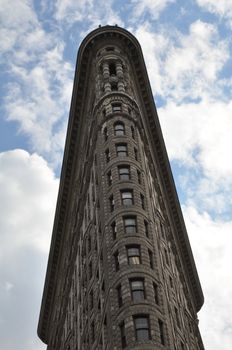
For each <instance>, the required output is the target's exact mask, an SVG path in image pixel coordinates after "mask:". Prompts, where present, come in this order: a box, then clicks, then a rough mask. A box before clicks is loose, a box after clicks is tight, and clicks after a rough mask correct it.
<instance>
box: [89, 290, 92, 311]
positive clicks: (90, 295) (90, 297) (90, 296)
mask: <svg viewBox="0 0 232 350" xmlns="http://www.w3.org/2000/svg"><path fill="white" fill-rule="evenodd" d="M89 300H90V303H89V306H90V310H92V309H93V291H92V290H91V292H90V294H89Z"/></svg>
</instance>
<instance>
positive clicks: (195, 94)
mask: <svg viewBox="0 0 232 350" xmlns="http://www.w3.org/2000/svg"><path fill="white" fill-rule="evenodd" d="M135 34H136V36H137V38H138V39H139V41H140V43H141V46H142V49H143V52H144V56H145V60H146V64H147V68H148V73H149V77H150V81H151V85H152V88H153V91H154V94H156V95H160V96H162V97H163V98H169V99H174V100H175V101H178V103H180V102H181V101H182V100H183V99H186V98H191V99H202V98H203V97H205V96H209V95H210V96H218V95H219V94H220V93H221V92H222V88H223V84H221V85H219V84H218V80H219V73H220V71H221V69H222V68H223V66H224V64H225V63H226V62H227V60H228V59H229V49H228V43H227V42H226V41H225V40H224V41H223V40H220V38H219V35H218V32H217V29H216V27H215V26H213V25H212V24H209V23H205V22H202V21H200V20H197V21H196V22H194V23H192V24H191V25H190V27H189V33H188V34H182V33H180V32H178V31H177V30H176V29H173V28H172V29H171V30H170V28H168V29H166V30H164V29H162V30H161V29H160V31H159V32H157V33H156V32H153V31H152V29H151V26H150V25H149V24H148V23H147V24H145V25H143V26H140V27H139V28H138V29H137V30H136V32H135ZM227 83H228V82H227Z"/></svg>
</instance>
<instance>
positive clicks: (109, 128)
mask: <svg viewBox="0 0 232 350" xmlns="http://www.w3.org/2000/svg"><path fill="white" fill-rule="evenodd" d="M202 304H203V294H202V290H201V286H200V282H199V279H198V275H197V271H196V267H195V264H194V260H193V256H192V252H191V248H190V244H189V240H188V236H187V233H186V228H185V224H184V221H183V216H182V213H181V209H180V204H179V201H178V197H177V193H176V190H175V185H174V181H173V177H172V173H171V169H170V165H169V161H168V157H167V153H166V149H165V145H164V141H163V137H162V133H161V129H160V125H159V121H158V116H157V112H156V108H155V104H154V101H153V96H152V91H151V88H150V84H149V80H148V75H147V71H146V68H145V64H144V59H143V55H142V51H141V48H140V45H139V43H138V41H137V40H136V39H135V37H134V36H133V35H132V34H130V33H129V32H128V31H126V30H124V29H122V28H119V27H117V26H105V27H100V28H98V29H96V30H94V31H93V32H91V33H90V34H89V35H88V36H87V37H86V38H85V39H84V40H83V42H82V44H81V46H80V49H79V53H78V58H77V66H76V73H75V79H74V87H73V95H72V102H71V108H70V117H69V124H68V131H67V138H66V145H65V152H64V160H63V167H62V173H61V181H60V189H59V195H58V201H57V208H56V215H55V221H54V229H53V235H52V241H51V248H50V255H49V261H48V267H47V274H46V281H45V287H44V294H43V300H42V306H41V313H40V320H39V326H38V334H39V337H40V338H41V339H42V340H43V342H45V343H46V344H48V350H93V349H96V350H106V349H108V350H117V349H128V350H129V349H136V350H142V349H143V350H152V349H154V350H161V349H163V350H165V349H170V350H203V349H204V346H203V343H202V340H201V336H200V333H199V329H198V318H197V312H198V311H199V310H200V308H201V306H202Z"/></svg>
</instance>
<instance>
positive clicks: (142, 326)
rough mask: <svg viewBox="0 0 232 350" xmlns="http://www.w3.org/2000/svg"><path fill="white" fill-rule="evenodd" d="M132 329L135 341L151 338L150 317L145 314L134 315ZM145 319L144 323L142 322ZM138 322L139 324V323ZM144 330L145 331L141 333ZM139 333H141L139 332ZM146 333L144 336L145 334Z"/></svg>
mask: <svg viewBox="0 0 232 350" xmlns="http://www.w3.org/2000/svg"><path fill="white" fill-rule="evenodd" d="M133 319H134V330H135V338H136V340H137V341H146V340H150V339H151V330H150V318H149V315H147V314H141V315H134V316H133ZM145 320H146V325H145V324H143V323H144V321H145ZM139 323H140V325H139ZM142 332H146V333H144V334H143V333H142ZM140 333H141V334H140ZM145 334H146V336H145Z"/></svg>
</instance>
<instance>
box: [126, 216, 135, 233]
mask: <svg viewBox="0 0 232 350" xmlns="http://www.w3.org/2000/svg"><path fill="white" fill-rule="evenodd" d="M123 222H124V230H125V233H127V234H135V233H136V232H137V223H136V216H126V217H124V218H123Z"/></svg>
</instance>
